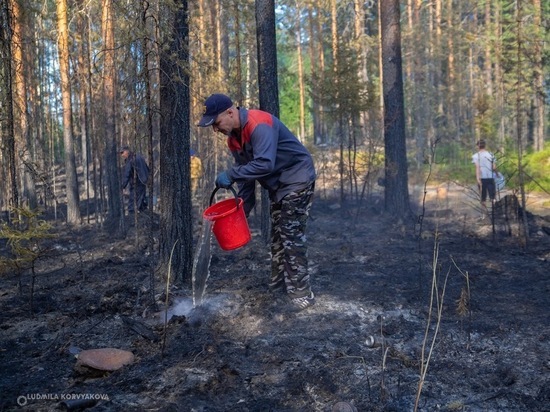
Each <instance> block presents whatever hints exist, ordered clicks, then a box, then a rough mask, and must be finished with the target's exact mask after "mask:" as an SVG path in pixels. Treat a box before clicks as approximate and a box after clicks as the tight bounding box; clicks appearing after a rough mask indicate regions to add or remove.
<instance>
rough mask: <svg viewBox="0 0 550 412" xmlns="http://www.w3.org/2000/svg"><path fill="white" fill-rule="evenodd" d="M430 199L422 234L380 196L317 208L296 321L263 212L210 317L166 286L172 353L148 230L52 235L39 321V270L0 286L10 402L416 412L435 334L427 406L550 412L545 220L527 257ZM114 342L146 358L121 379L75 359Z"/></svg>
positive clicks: (1, 341)
mask: <svg viewBox="0 0 550 412" xmlns="http://www.w3.org/2000/svg"><path fill="white" fill-rule="evenodd" d="M428 200H430V201H431V202H433V203H429V204H428V207H427V209H426V211H425V218H424V220H423V221H422V231H420V230H419V221H418V220H416V219H414V218H412V219H411V221H410V222H396V221H395V219H393V218H391V217H389V216H385V215H383V214H381V213H380V212H379V209H380V206H376V204H378V205H379V204H380V202H378V203H377V202H375V201H374V200H372V201H369V202H368V203H367V204H366V205H367V206H366V207H364V208H363V209H362V210H361V211H360V212H359V213H357V210H355V209H353V208H339V207H337V206H335V205H336V203H335V202H333V201H329V200H322V199H316V201H315V203H314V207H313V210H312V219H311V221H310V225H309V228H308V235H309V244H310V259H311V268H310V269H311V273H312V279H313V280H312V285H313V288H314V291H315V293H316V298H317V303H316V305H315V306H313V307H311V308H309V309H307V310H305V311H303V312H299V313H296V312H292V311H291V310H289V306H288V304H287V303H288V302H287V300H286V298H285V296H284V295H282V294H273V293H271V292H270V291H269V290H268V288H267V282H268V278H269V270H270V259H269V252H268V248H267V246H265V245H264V244H263V242H262V241H261V239H260V235H259V233H258V228H259V222H258V221H257V219H256V218H255V217H252V218H251V220H250V225H251V228H252V231H253V240H252V241H251V243H249V244H248V245H247V246H245V247H244V248H242V249H239V250H236V251H232V252H224V251H221V250H220V249H219V248H218V247H217V246H216V245H215V246H214V247H213V252H214V253H213V257H212V263H211V274H210V277H209V279H208V285H207V290H206V296H205V297H206V300H205V302H204V304H203V305H202V306H201V307H198V308H195V309H193V308H192V304H191V300H190V299H191V290H190V288H189V286H188V285H187V286H177V287H173V288H172V289H171V295H170V302H171V305H172V308H174V307H176V306H178V305H179V309H181V312H182V313H183V314H181V315H179V316H178V315H175V316H172V317H171V318H170V321H169V323H168V325H167V329H166V340H165V346H164V351H162V347H163V331H164V325H163V322H162V317H161V316H160V314H159V313H158V312H155V311H153V310H151V309H150V308H149V298H150V291H149V270H150V269H149V257H148V256H146V254H145V253H144V250H145V249H144V248H143V247H141V246H139V247H136V246H135V244H134V241H133V239H134V237H135V236H134V234H135V232H133V231H135V230H136V229H135V228H133V229H132V231H131V232H130V233H129V236H128V238H127V239H126V240H116V239H113V238H112V237H111V236H110V235H109V234H107V233H103V232H101V231H99V230H96V229H95V228H93V227H84V228H82V229H81V230H79V231H70V232H68V231H66V229H65V228H64V227H63V226H58V227H56V232H57V234H58V235H59V237H58V238H57V239H56V240H55V241H54V242H53V245H52V246H55V250H56V251H57V254H56V256H54V257H52V259H48V260H46V261H44V262H42V263H41V265H40V266H39V276H38V279H37V284H36V286H35V289H36V291H35V297H34V307H35V313H34V314H33V315H31V314H30V312H29V284H30V281H29V274H25V275H24V276H23V277H22V279H21V286H19V279H18V278H17V277H15V276H5V277H3V278H2V279H0V284H1V292H0V305H1V314H0V316H1V324H0V328H1V330H2V333H1V335H0V362H1V364H2V376H1V378H0V405H1V408H0V409H1V410H33V411H39V410H40V411H49V410H55V409H56V408H58V407H64V406H67V405H68V406H69V407H74V408H76V407H75V406H74V405H75V403H76V404H78V402H80V404H79V405H80V408H81V409H83V408H88V410H91V411H92V410H93V411H131V410H136V411H137V410H140V411H141V410H162V411H171V410H173V411H176V410H189V411H230V410H231V411H298V410H300V411H333V410H334V411H336V410H338V411H342V410H353V409H354V408H355V409H356V410H357V411H411V410H413V408H414V404H415V398H416V393H417V390H418V385H419V381H420V371H421V369H420V366H421V363H422V360H424V362H426V360H427V356H428V351H429V348H430V346H431V344H432V338H433V337H434V334H435V332H436V329H437V332H438V334H437V336H436V338H435V343H434V344H433V349H432V351H431V356H430V358H429V364H428V369H427V373H426V376H425V380H424V383H423V387H422V393H421V396H420V402H419V410H422V411H434V410H447V411H459V410H468V411H528V410H530V411H531V410H532V411H544V410H549V409H548V405H549V404H550V378H549V376H550V375H549V371H550V350H549V349H550V347H549V343H548V342H549V338H550V329H549V326H548V314H549V312H548V308H549V307H550V299H549V296H550V295H549V292H550V282H549V274H550V270H549V269H550V263H549V261H550V247H549V246H550V236H549V232H550V222H549V221H548V220H547V219H545V218H543V217H540V216H534V215H530V224H531V235H532V236H531V242H530V243H529V245H528V246H527V247H523V246H521V242H520V241H519V240H518V238H517V236H515V235H514V232H513V233H512V236H509V232H508V231H506V230H505V228H504V226H502V225H500V224H497V227H496V233H493V231H492V227H491V225H490V224H488V223H487V222H480V221H478V220H477V217H478V216H477V214H476V213H463V212H464V211H467V208H465V209H459V208H458V206H457V204H454V203H452V200H451V201H450V204H449V206H448V207H447V206H445V207H442V206H441V204H440V203H438V205H439V206H435V205H436V202H435V201H436V200H437V196H435V200H434V199H428ZM442 209H450V210H451V211H450V212H448V213H446V214H445V215H442V214H439V215H438V213H435V211H436V210H442ZM418 211H419V212H420V211H421V208H419V209H418ZM140 219H146V218H145V217H143V216H141V217H140ZM142 223H143V224H145V221H144V220H143V221H142ZM138 230H144V229H138ZM197 233H198V229H197ZM434 255H435V256H437V257H436V258H434ZM434 267H435V269H434ZM434 274H435V275H436V278H437V291H438V298H437V299H436V298H434V299H433V301H434V304H433V305H432V307H431V308H432V311H431V314H432V317H431V323H430V325H429V326H428V327H427V322H428V319H429V315H430V297H431V296H432V295H431V291H432V279H433V277H434ZM162 282H163V280H162V279H160V278H159V279H158V280H157V290H156V293H155V294H156V296H157V303H158V304H159V310H160V309H162V304H163V302H164V295H163V289H164V285H163V284H162ZM445 282H446V283H445ZM444 287H445V290H444V295H443V288H444ZM468 288H469V296H468V297H469V299H468V300H467V301H465V300H464V296H465V295H464V293H465V292H464V290H468ZM461 296H462V298H461ZM437 302H439V303H440V309H441V321H440V322H439V325H438V322H437V317H436V315H437V313H436V312H437ZM459 302H461V303H462V305H463V306H462V308H460V305H459ZM460 309H462V312H460ZM426 331H427V340H425V336H426V335H425V333H426ZM104 347H111V348H118V349H122V350H127V351H131V352H132V353H133V354H134V355H135V361H134V363H132V364H131V365H127V366H124V367H122V368H121V369H119V370H116V371H113V372H106V371H93V370H87V369H84V370H82V368H79V367H77V360H76V358H75V354H76V353H78V350H85V349H94V348H104ZM423 348H424V351H423ZM423 352H424V356H423V355H422V353H423ZM84 398H86V399H84ZM90 398H91V399H90ZM67 400H70V401H71V402H73V403H71V402H68V401H67ZM86 401H87V403H86ZM63 402H65V403H63ZM346 408H347V409H346ZM75 410H76V409H75Z"/></svg>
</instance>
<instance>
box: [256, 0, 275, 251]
mask: <svg viewBox="0 0 550 412" xmlns="http://www.w3.org/2000/svg"><path fill="white" fill-rule="evenodd" d="M256 38H257V42H258V83H259V85H260V87H259V88H260V109H262V110H265V111H266V112H269V113H271V114H272V115H274V116H276V117H279V84H278V78H277V42H276V34H275V2H274V1H273V0H256ZM269 209H270V201H269V197H268V195H267V191H266V190H264V189H262V211H261V230H262V238H263V239H264V241H266V242H267V240H268V239H269V236H270V227H271V225H270V212H269Z"/></svg>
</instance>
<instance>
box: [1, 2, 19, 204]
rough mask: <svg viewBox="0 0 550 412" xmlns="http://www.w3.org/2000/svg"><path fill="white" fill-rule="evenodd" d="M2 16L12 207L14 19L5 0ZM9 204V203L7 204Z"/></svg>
mask: <svg viewBox="0 0 550 412" xmlns="http://www.w3.org/2000/svg"><path fill="white" fill-rule="evenodd" d="M0 13H1V18H0V23H1V24H0V46H1V47H0V53H1V56H2V57H3V58H2V59H1V60H2V61H3V62H7V64H6V65H5V66H4V75H3V76H1V77H2V78H3V79H4V86H5V93H6V97H5V98H6V112H5V115H6V130H7V135H6V137H5V141H6V150H7V157H8V169H9V172H8V173H9V180H10V186H11V187H10V198H9V199H8V205H9V206H11V207H19V190H18V185H17V172H16V170H17V166H16V163H15V124H14V123H15V122H14V116H13V88H12V87H13V80H12V71H13V68H12V65H13V59H12V50H11V42H12V19H13V16H12V15H11V13H10V11H9V7H8V2H3V3H2V5H1V10H0ZM6 206H7V205H6Z"/></svg>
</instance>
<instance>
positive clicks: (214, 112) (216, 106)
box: [199, 93, 233, 127]
mask: <svg viewBox="0 0 550 412" xmlns="http://www.w3.org/2000/svg"><path fill="white" fill-rule="evenodd" d="M231 106H233V102H232V101H231V99H230V98H229V97H227V96H226V95H225V94H221V93H216V94H213V95H211V96H210V97H209V98H208V99H206V100H205V102H204V113H203V114H202V118H201V121H200V122H199V126H200V127H207V126H212V125H213V124H214V122H215V121H216V118H217V117H218V115H219V114H221V113H223V112H224V111H226V110H227V109H229V108H230V107H231Z"/></svg>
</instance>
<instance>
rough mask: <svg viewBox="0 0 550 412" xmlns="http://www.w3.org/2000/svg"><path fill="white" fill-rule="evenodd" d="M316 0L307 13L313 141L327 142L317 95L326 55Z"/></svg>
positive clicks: (310, 2)
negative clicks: (309, 40)
mask: <svg viewBox="0 0 550 412" xmlns="http://www.w3.org/2000/svg"><path fill="white" fill-rule="evenodd" d="M315 4H316V3H315V2H313V1H308V3H307V13H308V33H309V38H310V39H311V42H310V45H309V58H310V65H311V71H310V77H311V91H312V95H313V98H312V108H311V112H312V113H311V115H312V120H313V138H314V139H313V141H314V143H316V144H319V143H324V142H325V135H324V131H323V122H322V109H321V105H320V103H319V102H318V101H319V99H318V98H317V96H318V95H319V94H320V91H319V89H320V86H319V85H320V84H322V75H323V71H324V69H325V68H324V55H323V51H322V35H321V33H320V30H319V25H320V23H319V19H320V17H319V16H318V12H317V16H315V13H316V11H317V9H316V8H315Z"/></svg>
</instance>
